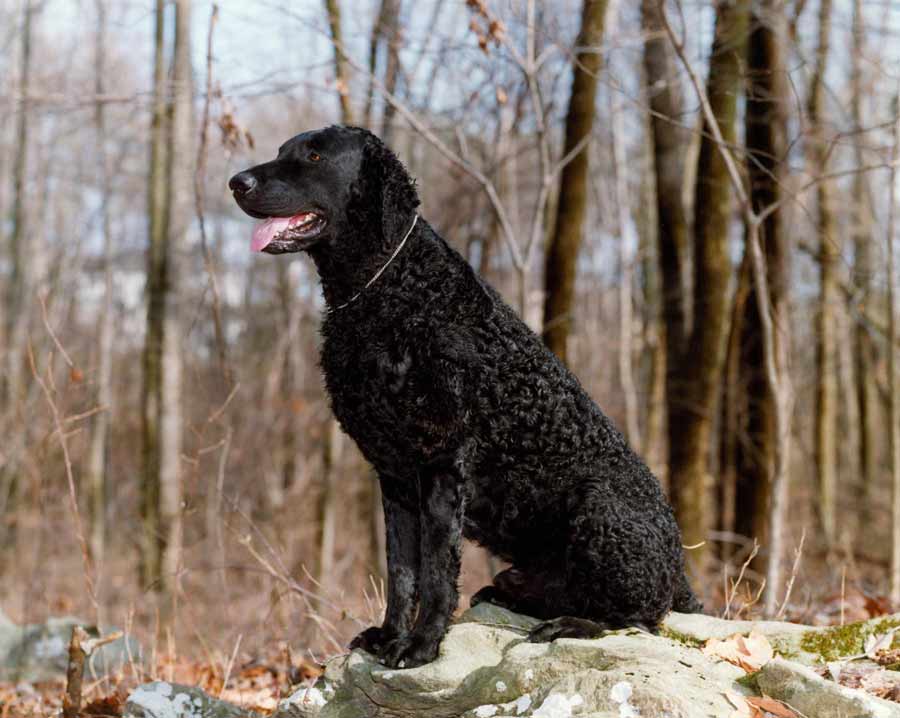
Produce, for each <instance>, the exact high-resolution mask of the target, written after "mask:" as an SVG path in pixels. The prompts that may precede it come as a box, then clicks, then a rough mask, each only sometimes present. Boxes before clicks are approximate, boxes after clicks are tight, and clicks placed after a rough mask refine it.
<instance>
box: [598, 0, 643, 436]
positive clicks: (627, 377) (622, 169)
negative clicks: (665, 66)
mask: <svg viewBox="0 0 900 718" xmlns="http://www.w3.org/2000/svg"><path fill="white" fill-rule="evenodd" d="M618 13H619V2H618V0H612V1H611V2H610V3H609V5H608V15H609V17H608V19H607V21H606V25H607V27H608V32H609V34H610V35H614V34H615V33H616V30H617V28H618ZM611 105H612V106H611V107H610V114H611V116H612V145H613V146H612V150H613V151H612V155H613V169H614V171H615V183H616V193H615V198H616V209H617V212H616V229H617V234H618V235H619V378H620V383H621V385H622V395H623V397H624V400H625V436H626V438H627V439H628V443H629V444H630V445H631V447H632V448H633V449H634V450H635V451H637V452H638V453H640V452H641V445H642V442H641V429H640V424H639V422H638V398H637V388H636V387H635V381H634V311H633V310H634V289H633V287H634V275H635V262H636V255H637V242H638V238H637V230H636V228H635V226H634V222H633V221H632V213H631V198H630V196H629V191H628V175H627V171H628V153H627V151H626V147H625V117H624V114H625V113H624V108H623V107H622V105H621V102H619V103H618V104H616V103H615V102H614V101H612V100H611Z"/></svg>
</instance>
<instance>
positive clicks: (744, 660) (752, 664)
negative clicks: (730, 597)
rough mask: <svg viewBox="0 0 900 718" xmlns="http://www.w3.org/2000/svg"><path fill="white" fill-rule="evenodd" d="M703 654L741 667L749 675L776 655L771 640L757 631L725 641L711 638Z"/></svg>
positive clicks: (734, 636) (704, 647)
mask: <svg viewBox="0 0 900 718" xmlns="http://www.w3.org/2000/svg"><path fill="white" fill-rule="evenodd" d="M703 653H704V654H705V655H707V656H713V657H715V658H721V659H722V660H723V661H728V662H729V663H733V664H734V665H736V666H740V667H741V668H743V669H744V670H745V671H747V673H753V672H754V671H758V670H759V669H760V668H762V667H763V666H764V665H766V663H768V662H769V661H770V660H772V657H773V656H774V655H775V652H774V651H773V650H772V644H770V643H769V639H767V638H766V637H765V636H764V635H762V634H761V633H757V632H756V631H751V632H750V635H749V636H742V635H741V634H739V633H738V634H735V635H733V636H731V637H729V638H726V639H724V640H719V639H717V638H711V639H710V640H708V641H707V642H706V644H705V645H704V646H703Z"/></svg>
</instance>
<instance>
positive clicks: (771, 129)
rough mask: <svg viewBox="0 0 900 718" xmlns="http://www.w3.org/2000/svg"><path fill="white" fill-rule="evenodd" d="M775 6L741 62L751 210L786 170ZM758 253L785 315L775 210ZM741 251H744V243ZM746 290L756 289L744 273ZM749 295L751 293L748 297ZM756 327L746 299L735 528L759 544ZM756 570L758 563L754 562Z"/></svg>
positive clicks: (772, 401)
mask: <svg viewBox="0 0 900 718" xmlns="http://www.w3.org/2000/svg"><path fill="white" fill-rule="evenodd" d="M778 22H780V12H779V10H778V7H777V0H767V2H766V3H764V4H763V5H762V7H761V9H760V12H759V14H758V15H756V16H754V17H753V19H752V23H751V29H750V36H749V44H748V54H747V67H748V75H749V77H748V83H747V106H746V121H745V122H746V143H747V152H748V158H747V176H748V178H749V182H750V202H751V204H752V208H753V211H754V212H756V213H760V212H762V211H763V210H765V209H766V208H767V207H769V206H771V205H773V204H775V203H776V202H778V201H780V200H781V187H782V186H783V185H784V178H785V175H786V166H785V163H786V160H787V154H788V139H787V108H788V102H789V98H788V94H787V88H786V85H785V77H786V76H787V75H786V72H785V68H784V64H783V57H782V49H781V45H780V43H781V41H782V40H781V37H782V31H783V28H779V27H778V26H777V23H778ZM760 232H761V234H760V237H761V241H762V252H763V255H764V258H765V260H766V262H765V263H766V280H767V281H766V286H767V288H768V291H769V302H770V304H771V307H772V310H773V312H774V315H775V317H776V318H781V321H784V318H786V317H787V302H788V279H789V275H790V268H789V260H790V246H789V241H788V237H787V233H786V232H785V231H784V218H783V213H782V211H781V210H778V211H776V212H773V213H772V214H770V215H769V216H768V217H767V219H766V220H765V222H764V223H763V224H762V226H761V227H760ZM749 241H751V236H750V235H749V234H747V235H746V236H745V249H744V251H745V252H746V253H747V254H748V256H749V253H750V251H751V248H750V247H749V246H746V242H749ZM750 288H751V292H752V293H753V294H755V293H756V291H757V288H756V282H755V280H754V279H753V276H752V273H751V276H750ZM751 297H752V295H751ZM780 329H781V330H782V331H780V332H776V333H775V336H774V337H772V338H771V341H774V342H775V345H776V348H775V353H776V355H779V356H783V355H784V348H783V347H782V346H781V344H782V343H783V338H784V335H783V334H782V332H783V331H784V330H786V327H780ZM763 333H764V327H763V322H762V318H761V317H760V313H759V304H758V302H756V301H752V300H751V301H748V302H747V303H746V305H745V307H744V313H743V317H742V321H741V331H740V334H739V340H738V341H739V357H740V358H739V363H740V368H739V370H738V371H739V376H740V389H741V392H742V397H741V399H740V400H739V404H740V405H741V406H742V407H743V409H744V416H743V422H742V425H741V427H740V429H739V433H740V435H741V436H742V437H744V441H742V442H739V444H738V451H737V460H736V468H737V476H738V481H737V491H736V505H737V506H738V507H740V511H737V512H736V515H735V520H736V521H735V529H736V531H737V532H738V533H741V534H744V535H745V536H750V537H755V538H756V539H758V540H759V542H760V544H762V545H766V544H767V542H768V534H767V524H768V521H769V518H768V517H769V514H768V509H769V505H770V503H771V475H772V469H771V467H772V466H773V465H774V462H775V452H776V450H777V442H778V435H777V431H776V411H777V406H776V402H777V400H778V398H777V397H776V396H774V395H773V393H772V391H771V387H770V386H769V384H768V381H767V378H766V370H765V351H764V343H765V341H766V338H765V337H764V336H763ZM757 568H759V569H761V568H762V566H761V565H760V566H757Z"/></svg>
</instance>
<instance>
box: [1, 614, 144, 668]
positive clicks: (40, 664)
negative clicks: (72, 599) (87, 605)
mask: <svg viewBox="0 0 900 718" xmlns="http://www.w3.org/2000/svg"><path fill="white" fill-rule="evenodd" d="M75 626H82V627H84V629H85V630H86V631H87V632H88V633H89V634H90V635H92V636H96V635H97V630H96V628H93V627H91V626H88V625H86V622H85V621H82V620H81V619H78V618H74V617H71V616H66V617H62V618H51V619H48V620H47V621H46V622H45V623H32V624H27V625H24V626H17V625H15V624H14V623H12V622H11V621H9V620H8V619H6V617H5V616H2V615H0V680H2V681H24V682H26V683H34V682H37V681H46V680H52V679H53V678H59V677H60V676H64V675H65V672H66V665H67V664H68V661H69V641H70V640H71V638H72V629H73V628H74V627H75ZM128 640H129V642H128V643H126V639H123V638H120V639H119V640H117V641H114V642H112V643H108V644H106V645H105V646H101V647H100V648H98V649H97V651H96V652H95V653H94V655H92V656H91V657H90V659H89V660H88V661H87V662H86V663H85V673H86V675H101V674H104V673H108V672H110V671H114V670H117V669H118V668H120V667H121V666H122V665H123V664H124V663H126V662H128V661H129V660H134V661H136V662H137V661H139V660H140V647H139V646H138V644H137V642H136V641H134V640H132V639H128ZM129 654H130V655H129Z"/></svg>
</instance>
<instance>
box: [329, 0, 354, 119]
mask: <svg viewBox="0 0 900 718" xmlns="http://www.w3.org/2000/svg"><path fill="white" fill-rule="evenodd" d="M325 12H326V14H327V15H328V27H329V29H330V30H331V38H332V40H333V45H334V79H335V85H336V86H337V92H338V99H339V101H340V103H341V121H342V122H344V123H345V124H352V123H353V108H352V105H351V104H350V78H349V74H348V73H347V61H346V58H345V57H344V41H343V35H342V33H341V6H340V0H325Z"/></svg>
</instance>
